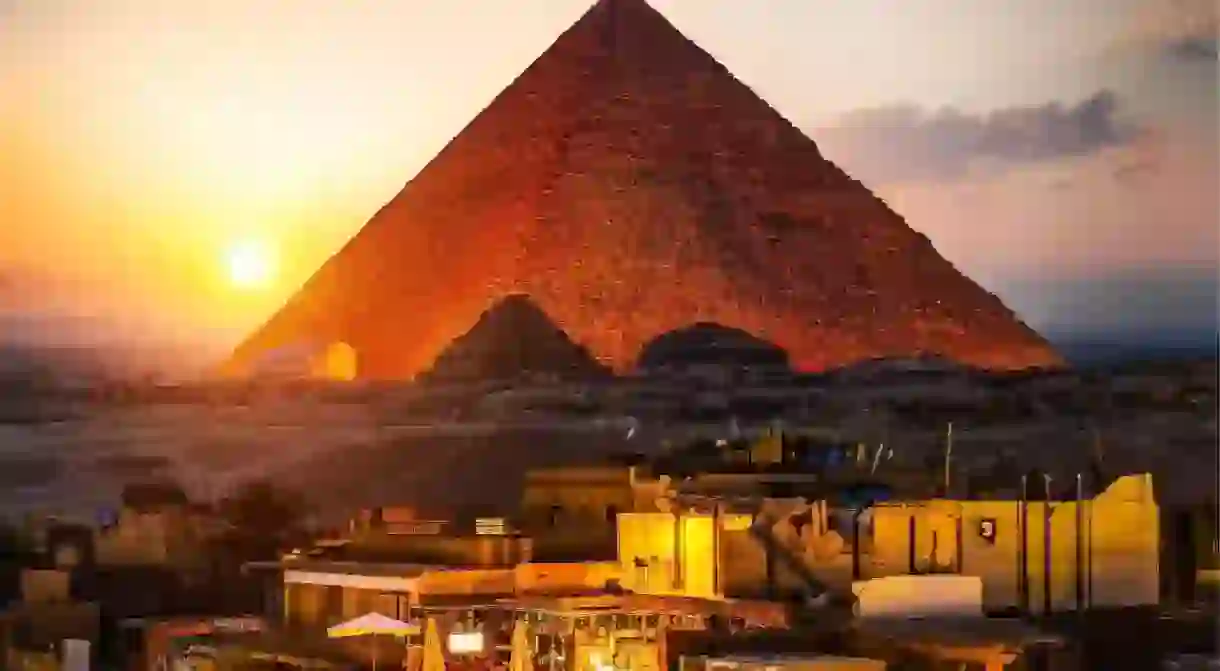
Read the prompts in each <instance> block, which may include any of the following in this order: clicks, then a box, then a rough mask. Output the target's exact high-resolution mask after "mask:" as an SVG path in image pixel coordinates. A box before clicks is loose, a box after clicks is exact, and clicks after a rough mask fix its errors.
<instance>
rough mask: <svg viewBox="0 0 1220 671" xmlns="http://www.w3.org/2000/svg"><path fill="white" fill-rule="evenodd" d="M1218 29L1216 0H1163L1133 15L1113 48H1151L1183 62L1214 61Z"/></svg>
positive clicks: (1124, 49)
mask: <svg viewBox="0 0 1220 671" xmlns="http://www.w3.org/2000/svg"><path fill="white" fill-rule="evenodd" d="M1218 30H1220V10H1218V9H1217V5H1216V2H1215V0H1161V1H1158V2H1151V3H1149V4H1147V5H1145V6H1144V7H1143V11H1140V12H1136V13H1135V14H1134V15H1133V16H1132V20H1131V23H1130V26H1129V28H1128V29H1127V31H1125V32H1124V33H1123V34H1121V35H1119V36H1118V39H1117V40H1115V44H1114V48H1115V49H1117V50H1120V51H1126V50H1132V49H1134V50H1141V51H1144V52H1152V53H1155V54H1159V55H1160V56H1162V57H1165V58H1168V59H1169V60H1171V61H1176V62H1182V63H1195V62H1212V63H1215V62H1216V61H1217V55H1216V40H1217V31H1218Z"/></svg>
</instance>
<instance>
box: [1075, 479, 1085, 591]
mask: <svg viewBox="0 0 1220 671" xmlns="http://www.w3.org/2000/svg"><path fill="white" fill-rule="evenodd" d="M1076 612H1078V613H1083V612H1084V478H1083V477H1082V476H1081V474H1080V473H1077V474H1076Z"/></svg>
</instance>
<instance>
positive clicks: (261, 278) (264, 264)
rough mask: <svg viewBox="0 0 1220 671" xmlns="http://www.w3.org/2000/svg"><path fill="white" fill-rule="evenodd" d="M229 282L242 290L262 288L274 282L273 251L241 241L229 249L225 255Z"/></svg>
mask: <svg viewBox="0 0 1220 671" xmlns="http://www.w3.org/2000/svg"><path fill="white" fill-rule="evenodd" d="M225 264H226V266H227V270H228V274H229V282H230V283H232V284H233V286H235V287H239V288H242V289H258V288H263V287H266V286H268V285H270V284H271V283H272V281H274V280H275V275H276V270H277V267H276V266H277V264H276V255H275V251H274V250H273V249H272V248H271V247H270V246H268V245H266V244H264V243H262V242H258V241H255V240H243V241H241V242H238V243H235V244H234V245H233V246H232V247H230V248H229V250H228V252H227V253H226V255H225Z"/></svg>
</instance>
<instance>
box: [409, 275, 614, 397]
mask: <svg viewBox="0 0 1220 671" xmlns="http://www.w3.org/2000/svg"><path fill="white" fill-rule="evenodd" d="M609 375H610V371H609V369H608V368H606V367H605V366H603V365H602V364H600V363H598V362H597V359H595V358H594V357H593V356H592V355H590V354H589V352H588V350H586V349H585V348H583V347H581V346H580V345H577V344H576V343H574V342H572V340H571V338H569V337H568V335H567V334H566V333H564V332H563V330H562V329H560V328H559V327H558V326H556V325H555V323H554V322H553V321H551V318H550V317H548V316H547V314H546V313H545V312H543V311H542V309H541V308H539V307H538V305H537V304H535V303H534V301H533V300H531V299H530V297H529V296H527V295H525V294H509V295H508V296H505V297H504V298H502V299H500V300H499V301H498V302H496V303H495V304H494V305H492V306H491V307H490V308H488V309H487V310H485V311H484V312H483V314H482V315H481V316H480V317H479V319H478V321H476V322H475V324H474V326H472V327H470V330H468V331H467V332H466V333H464V334H462V335H461V336H458V337H457V338H456V339H455V340H453V342H451V343H449V345H448V346H447V347H446V348H445V349H444V350H443V351H442V352H441V354H440V356H438V357H437V359H436V362H435V363H434V364H433V366H432V368H431V369H430V370H429V371H428V372H427V373H426V374H425V375H424V378H425V379H426V380H430V381H434V382H476V381H486V380H514V379H521V378H529V377H542V378H550V379H557V380H588V379H597V378H604V377H607V376H609Z"/></svg>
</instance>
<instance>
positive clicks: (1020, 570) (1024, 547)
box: [1017, 475, 1029, 615]
mask: <svg viewBox="0 0 1220 671" xmlns="http://www.w3.org/2000/svg"><path fill="white" fill-rule="evenodd" d="M1028 481H1029V476H1027V475H1022V476H1021V498H1020V499H1019V500H1018V501H1017V526H1018V527H1019V529H1020V533H1021V540H1020V543H1019V544H1018V546H1017V601H1018V605H1019V607H1020V609H1021V612H1022V614H1025V615H1028V614H1029V502H1028V500H1027V495H1028V489H1027V488H1028V485H1029V482H1028Z"/></svg>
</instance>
